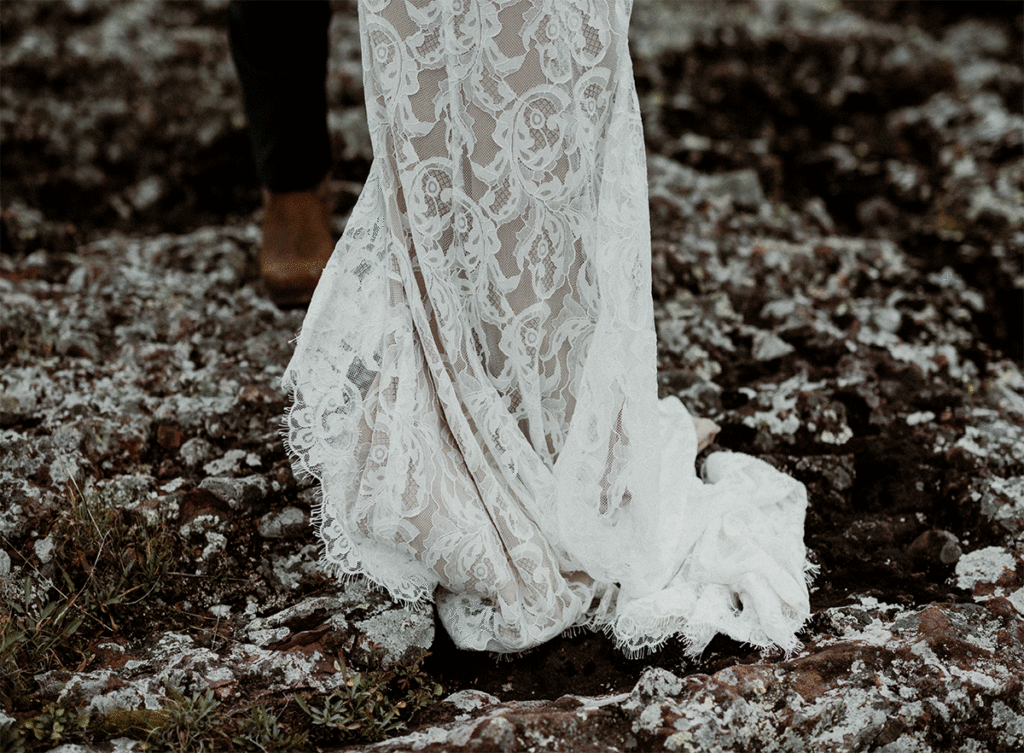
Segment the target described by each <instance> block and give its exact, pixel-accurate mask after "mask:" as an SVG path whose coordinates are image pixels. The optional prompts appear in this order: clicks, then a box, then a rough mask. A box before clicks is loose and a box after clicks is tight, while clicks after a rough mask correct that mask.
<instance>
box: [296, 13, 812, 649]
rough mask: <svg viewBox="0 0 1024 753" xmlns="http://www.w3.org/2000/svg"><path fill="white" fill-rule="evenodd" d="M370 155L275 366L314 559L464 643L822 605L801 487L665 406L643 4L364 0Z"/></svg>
mask: <svg viewBox="0 0 1024 753" xmlns="http://www.w3.org/2000/svg"><path fill="white" fill-rule="evenodd" d="M359 11H360V33H361V38H362V54H363V65H364V80H365V94H366V105H367V114H368V119H369V124H370V133H371V137H372V142H373V151H374V162H373V166H372V169H371V172H370V176H369V178H368V180H367V182H366V185H365V188H364V190H363V193H362V195H361V196H360V198H359V201H358V203H357V204H356V206H355V208H354V210H353V212H352V215H351V218H350V220H349V223H348V226H347V228H346V230H345V233H344V235H343V237H342V238H341V240H340V241H339V242H338V245H337V247H336V249H335V253H334V256H333V257H332V259H331V261H330V263H329V265H328V266H327V268H326V269H325V270H324V273H323V275H322V277H321V282H320V285H319V287H318V288H317V291H316V294H315V295H314V297H313V301H312V302H311V304H310V307H309V311H308V313H307V315H306V319H305V322H304V324H303V328H302V331H301V333H300V335H299V338H298V340H297V345H296V350H295V354H294V356H293V358H292V361H291V363H290V364H289V366H288V369H287V371H286V374H285V378H284V384H285V386H286V387H287V388H288V389H290V390H291V392H292V396H293V405H292V407H291V409H290V411H289V413H288V415H287V417H286V425H285V433H286V441H287V445H288V447H289V450H290V451H291V452H292V454H293V455H294V459H295V464H296V468H297V470H298V471H300V472H302V473H308V474H312V475H313V476H314V477H316V479H317V480H318V481H319V482H320V485H321V492H322V502H321V505H320V508H319V511H318V524H319V531H320V535H321V537H322V539H323V542H324V561H325V563H326V564H327V565H328V566H329V567H330V568H331V569H332V571H334V572H335V573H337V574H339V575H354V574H357V573H358V574H363V575H365V576H366V577H368V578H369V579H370V580H372V581H373V582H375V583H376V584H378V585H380V586H382V587H383V588H385V589H387V590H388V591H389V592H390V593H391V594H392V595H394V596H395V597H397V598H401V599H406V600H413V601H420V600H427V599H432V598H436V600H437V605H438V611H439V614H440V615H441V618H442V621H443V622H444V625H445V627H446V628H447V630H448V631H449V632H450V633H451V635H452V637H453V639H454V640H455V642H456V643H457V644H458V645H460V646H462V647H465V648H471V649H481V650H491V651H503V652H510V651H518V650H522V649H526V648H529V647H531V646H535V645H537V644H539V643H541V642H543V641H546V640H548V639H549V638H551V637H553V636H555V635H557V634H559V633H560V632H562V631H564V630H566V629H567V628H570V627H574V626H588V627H591V628H594V629H604V630H608V631H610V632H611V633H612V634H613V635H614V636H615V638H616V639H617V641H618V642H619V644H620V645H621V646H622V647H623V648H624V649H625V650H627V651H629V652H633V653H636V652H643V651H645V650H648V649H652V648H656V647H657V646H658V645H660V644H661V643H662V642H663V641H664V640H666V639H667V638H668V637H670V636H672V635H682V636H684V637H685V638H686V639H687V640H688V641H689V642H690V647H691V649H692V650H693V651H694V652H699V651H700V650H701V649H702V648H703V647H704V645H706V643H707V641H708V640H710V638H711V637H712V636H713V635H714V634H715V633H717V632H724V633H727V634H729V635H732V636H733V637H736V638H738V639H740V640H744V641H748V642H751V643H754V644H758V645H763V646H768V645H778V646H781V647H782V648H784V649H792V648H794V647H795V646H796V639H795V637H794V634H795V632H796V630H797V629H798V628H799V626H800V625H801V624H802V622H803V621H804V620H805V619H806V617H807V616H808V614H809V606H808V598H807V589H806V585H805V583H804V569H805V556H804V547H803V540H802V539H803V516H804V510H805V507H806V494H805V491H804V489H803V487H802V486H801V485H800V484H799V483H797V482H796V481H794V480H793V479H791V478H789V477H788V476H785V475H783V474H781V473H779V472H778V471H776V470H774V469H773V468H771V467H770V466H768V465H767V464H765V463H763V462H761V461H759V460H757V459H755V458H751V457H747V456H744V455H737V454H731V453H716V454H715V455H712V456H711V458H710V459H709V461H708V463H707V478H706V479H705V480H704V481H701V480H699V479H698V478H697V477H696V476H695V474H694V461H695V456H696V451H697V443H696V437H695V434H694V428H693V424H692V421H691V419H690V417H689V415H688V414H687V412H686V410H685V408H683V406H682V404H681V403H680V402H679V401H678V400H675V399H669V400H664V401H660V402H659V401H658V400H657V386H656V374H655V364H656V340H655V333H654V322H653V308H652V302H651V294H650V290H651V280H650V230H649V224H648V223H649V220H648V207H647V186H646V161H645V152H644V143H643V132H642V129H641V124H640V115H639V109H638V106H637V99H636V93H635V89H634V84H633V76H632V69H631V63H630V59H629V52H628V48H627V39H626V31H627V27H628V22H629V12H630V3H629V2H628V0H360V5H359Z"/></svg>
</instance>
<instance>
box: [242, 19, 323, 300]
mask: <svg viewBox="0 0 1024 753" xmlns="http://www.w3.org/2000/svg"><path fill="white" fill-rule="evenodd" d="M228 13H229V33H230V41H231V54H232V58H233V59H234V62H235V67H236V69H237V70H238V76H239V80H240V82H241V85H242V98H243V102H244V105H245V113H246V117H247V119H248V123H249V131H250V134H251V136H252V141H253V153H254V156H255V160H256V171H257V174H258V176H259V178H260V181H261V182H262V183H263V187H264V217H263V241H262V243H261V247H260V274H261V275H262V276H263V278H264V279H265V280H266V283H267V286H268V288H269V290H270V293H271V295H272V297H273V298H274V300H275V301H276V302H278V303H279V304H282V305H297V304H302V303H305V302H307V301H308V300H309V297H310V295H312V292H313V289H314V288H315V287H316V283H317V280H318V279H319V276H320V272H321V270H322V269H323V267H324V265H325V264H326V263H327V259H328V258H330V254H331V251H332V249H333V245H334V244H333V239H332V236H331V230H330V217H331V205H330V198H329V191H328V186H327V180H326V178H325V176H327V174H328V172H329V170H330V165H331V153H330V139H329V136H328V133H327V99H326V94H325V90H324V80H325V77H326V73H327V54H328V38H327V28H328V24H329V21H330V13H331V11H330V5H329V4H328V2H327V1H326V0H304V1H303V2H288V1H287V0H284V1H280V0H250V1H249V2H243V1H241V0H233V2H231V4H230V5H229V10H228Z"/></svg>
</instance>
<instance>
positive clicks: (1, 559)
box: [0, 549, 11, 578]
mask: <svg viewBox="0 0 1024 753" xmlns="http://www.w3.org/2000/svg"><path fill="white" fill-rule="evenodd" d="M10 574H11V555H9V554H8V553H7V552H5V551H4V550H3V549H0V578H6V577H7V576H8V575H10Z"/></svg>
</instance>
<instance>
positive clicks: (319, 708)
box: [295, 656, 444, 743]
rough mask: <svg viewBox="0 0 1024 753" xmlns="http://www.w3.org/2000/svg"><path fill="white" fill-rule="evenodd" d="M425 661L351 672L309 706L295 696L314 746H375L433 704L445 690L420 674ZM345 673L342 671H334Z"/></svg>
mask: <svg viewBox="0 0 1024 753" xmlns="http://www.w3.org/2000/svg"><path fill="white" fill-rule="evenodd" d="M424 658H425V657H423V656H421V657H418V658H416V659H413V660H411V661H407V662H405V663H402V664H398V665H395V666H392V667H390V668H388V669H373V670H370V671H367V672H352V673H350V674H349V676H348V679H347V680H346V682H345V685H344V686H343V687H342V688H341V689H340V690H338V691H335V692H334V693H332V694H331V695H329V696H327V697H326V698H323V699H322V702H321V704H320V705H310V703H308V702H307V701H306V700H304V699H303V698H301V697H300V696H297V695H296V696H295V702H296V703H297V704H298V705H299V708H301V709H302V711H303V712H304V713H305V714H306V716H308V717H309V719H310V721H312V722H313V725H314V726H315V727H317V728H319V729H318V735H317V736H318V737H319V738H322V739H320V740H318V742H323V743H347V742H376V741H378V740H384V739H385V738H387V737H390V736H392V735H394V734H396V733H397V732H399V731H401V730H402V729H404V728H405V726H406V722H407V720H408V719H409V717H411V716H412V714H414V713H415V712H416V711H418V710H419V709H421V708H425V707H426V706H429V705H431V704H432V703H434V702H435V701H437V700H438V699H439V698H440V696H441V694H442V693H443V692H444V689H443V688H442V687H441V686H440V685H439V684H437V683H435V682H434V681H433V680H432V679H431V678H430V677H429V676H428V675H426V674H425V673H424V672H423V671H422V663H423V659H424ZM339 669H341V670H342V671H344V667H339Z"/></svg>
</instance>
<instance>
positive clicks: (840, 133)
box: [0, 0, 1024, 753]
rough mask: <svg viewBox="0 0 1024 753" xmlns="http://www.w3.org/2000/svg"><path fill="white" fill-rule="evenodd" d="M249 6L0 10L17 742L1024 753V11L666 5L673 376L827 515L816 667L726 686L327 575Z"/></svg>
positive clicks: (640, 53)
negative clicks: (299, 454)
mask: <svg viewBox="0 0 1024 753" xmlns="http://www.w3.org/2000/svg"><path fill="white" fill-rule="evenodd" d="M335 11H336V12H335V14H334V21H333V25H332V29H331V34H332V39H333V42H332V45H333V47H332V49H333V53H332V55H333V57H332V62H331V72H330V76H329V80H328V92H329V96H330V99H331V103H332V114H331V131H332V137H333V139H334V148H335V154H336V156H337V164H336V167H335V173H334V178H335V181H334V182H335V188H336V191H337V194H338V196H339V206H338V210H339V211H338V219H337V223H338V230H339V231H340V229H341V228H342V227H343V224H344V216H345V212H346V211H347V210H348V209H349V208H350V206H351V203H352V201H353V200H354V197H355V196H356V195H357V193H358V190H359V185H360V182H361V180H362V179H363V176H365V174H366V170H367V168H368V164H369V162H368V160H369V156H370V155H369V146H368V139H367V135H366V129H365V124H364V123H363V121H362V117H363V115H362V111H361V107H360V99H361V83H360V69H359V60H358V39H357V35H356V29H355V26H354V8H353V6H352V4H348V3H344V2H339V3H337V4H336V6H335ZM223 17H224V3H223V2H222V0H203V1H199V0H195V1H192V2H185V1H184V0H180V1H175V2H172V1H170V0H125V1H124V2H118V3H109V2H106V1H104V0H61V1H60V2H58V1H57V0H54V1H53V2H48V3H35V2H28V1H27V0H25V1H23V2H19V1H18V0H15V1H14V2H6V3H3V4H2V5H0V43H2V46H0V65H2V68H3V76H2V83H0V108H2V109H0V167H2V171H3V185H2V201H0V219H2V234H0V299H2V305H0V364H2V371H0V589H2V591H3V594H4V599H3V601H2V611H0V748H2V749H4V750H8V749H10V750H19V749H28V750H48V749H51V748H56V749H58V750H61V751H63V752H64V753H71V752H72V751H81V750H96V751H101V750H120V751H127V750H142V749H144V748H146V747H148V749H154V750H183V751H190V750H211V749H218V750H312V749H316V748H319V749H323V750H339V749H342V748H344V746H346V745H356V746H361V747H360V749H367V746H369V745H371V744H375V745H377V746H378V747H376V748H373V749H375V750H381V751H399V750H426V751H442V750H444V751H451V750H503V751H520V750H521V751H526V750H537V749H548V750H571V751H616V750H622V751H624V750H652V749H662V748H664V749H667V750H688V751H696V750H710V749H723V750H736V751H747V750H749V751H771V750H784V751H803V750H814V751H839V750H880V751H888V752H889V753H896V752H897V751H900V752H901V753H917V752H918V751H930V750H963V751H978V752H979V753H980V752H981V751H1011V750H1019V749H1021V748H1022V747H1024V702H1022V700H1021V699H1022V694H1024V669H1022V668H1024V375H1022V370H1021V360H1022V357H1024V352H1022V345H1024V343H1022V341H1024V333H1022V310H1024V198H1022V197H1024V117H1022V111H1024V66H1022V63H1021V61H1022V54H1024V20H1022V19H1024V16H1022V11H1021V7H1020V4H1019V3H1014V2H1009V3H970V4H957V3H914V2H874V3H848V4H842V3H834V2H824V1H822V2H809V1H807V0H803V1H801V2H797V1H795V0H794V1H791V2H786V1H785V0H773V1H771V2H768V1H767V0H766V1H765V2H759V3H753V2H737V3H708V4H700V3H677V2H673V0H636V8H635V11H634V26H633V29H632V35H633V53H634V57H635V68H636V74H637V80H638V88H639V90H640V95H641V104H642V107H643V109H644V116H645V125H646V130H647V137H648V141H649V146H650V152H651V154H650V160H649V166H650V184H651V210H652V219H653V228H654V272H655V274H654V286H655V288H654V293H655V299H656V318H657V323H658V333H659V341H660V343H661V356H660V358H661V363H660V370H661V371H660V374H661V382H662V387H663V390H664V391H665V393H673V394H677V395H679V396H680V397H682V398H683V400H684V401H685V402H686V403H687V404H688V405H689V406H690V407H691V408H693V409H695V410H696V411H698V412H700V413H703V414H705V415H708V416H710V417H713V418H714V419H715V420H717V421H718V422H719V423H720V424H721V425H722V426H723V427H724V428H723V431H722V433H721V435H720V437H719V440H718V441H719V443H720V445H722V446H724V447H727V448H730V449H734V450H739V451H744V452H749V453H752V454H756V455H758V456H761V457H763V458H765V459H767V460H768V461H769V462H772V463H775V464H776V465H778V466H779V467H781V468H783V469H785V470H786V471H788V472H790V473H792V474H793V475H795V476H796V477H798V478H800V479H801V480H802V481H804V482H805V483H806V484H807V486H808V489H809V492H810V499H811V505H810V511H809V517H808V523H807V543H808V546H809V548H810V549H811V551H812V552H813V557H814V559H815V560H816V562H817V563H818V564H819V565H820V567H821V573H820V575H819V576H818V578H817V580H816V582H815V585H814V586H813V592H812V605H813V607H814V611H815V614H814V617H813V618H812V620H811V622H810V623H809V624H808V626H807V627H806V629H805V630H804V632H803V635H802V638H803V640H804V642H805V647H804V649H803V650H802V651H800V652H799V653H797V654H796V655H795V656H791V657H784V656H780V655H772V654H769V655H760V654H758V653H756V652H752V651H751V650H749V648H748V647H745V646H743V645H740V644H737V643H734V642H731V641H729V640H726V639H722V638H719V639H716V641H715V642H714V643H713V644H712V645H711V647H710V648H709V649H708V650H707V651H706V652H705V654H704V655H703V656H702V657H701V658H700V660H698V661H689V660H686V659H685V658H684V657H683V652H682V646H680V645H675V644H670V645H669V646H668V647H666V648H665V649H664V650H662V651H661V652H659V653H657V654H655V655H653V656H650V657H647V658H646V659H643V660H639V661H630V660H627V659H625V658H624V657H622V656H621V655H620V654H618V653H617V652H616V651H615V649H614V647H613V646H612V645H611V643H610V641H608V640H607V639H606V638H605V637H604V636H601V635H578V636H575V637H564V638H561V639H559V640H556V641H552V642H551V643H550V644H547V645H545V646H543V647H541V648H539V649H537V650H535V651H533V652H530V653H528V654H526V655H523V656H518V657H513V658H511V659H506V660H503V661H497V660H495V659H494V658H493V657H490V656H486V655H476V654H468V653H464V652H459V651H457V650H455V649H454V648H453V647H452V646H451V644H450V643H449V642H448V641H447V640H446V638H445V636H444V634H443V631H435V628H434V620H433V615H432V613H431V612H430V610H429V609H424V608H410V607H405V606H402V605H400V604H394V603H392V602H390V601H388V600H387V599H386V598H384V597H382V596H381V595H379V594H375V593H372V592H370V591H368V590H367V589H366V587H365V585H364V584H362V583H360V582H358V581H356V582H353V583H350V584H347V585H341V584H336V583H332V582H330V581H328V580H327V579H325V578H324V577H322V576H321V575H320V574H319V572H318V569H317V550H316V545H315V537H314V535H313V533H312V531H311V529H310V511H311V508H312V506H313V505H314V504H315V490H314V489H313V488H312V487H310V486H309V485H308V484H306V483H303V482H301V481H298V480H296V479H295V478H294V477H293V475H292V473H291V470H290V467H289V464H288V459H287V457H286V455H285V452H284V448H283V446H282V443H281V439H280V436H279V434H278V422H279V420H280V417H281V416H282V414H283V411H284V408H285V400H286V396H285V395H284V394H282V393H281V392H280V390H279V388H278V381H279V378H280V376H281V374H282V372H283V369H284V366H285V364H286V363H287V360H288V358H289V355H290V350H291V343H290V340H291V339H292V337H293V336H294V334H295V333H296V331H297V330H298V328H299V326H300V325H301V322H302V312H301V311H280V310H278V309H277V308H275V307H274V306H273V305H272V304H271V303H270V302H269V301H268V299H267V298H266V296H265V294H264V291H263V290H262V288H261V286H260V283H259V280H258V277H257V276H256V274H255V269H254V245H255V243H256V240H257V221H258V216H257V214H255V211H256V207H257V202H258V187H257V186H256V184H255V178H254V176H253V173H252V168H251V166H250V159H249V153H248V143H247V140H246V136H245V131H244V122H243V118H242V114H241V107H240V103H239V96H238V86H237V83H236V81H235V79H234V74H233V69H232V67H231V63H230V59H229V56H228V54H227V42H226V37H225V35H224V31H223V28H224V23H223ZM427 652H429V654H427ZM425 654H426V655H425ZM296 698H298V699H299V700H296ZM303 735H306V736H307V737H306V738H303V737H302V736H303ZM396 735H404V736H400V737H396ZM385 738H388V739H385ZM381 740H383V741H382V742H375V741H381ZM19 746H20V747H19Z"/></svg>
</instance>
